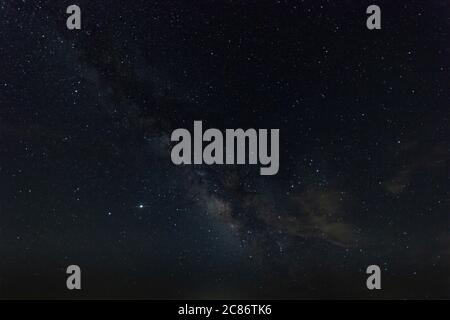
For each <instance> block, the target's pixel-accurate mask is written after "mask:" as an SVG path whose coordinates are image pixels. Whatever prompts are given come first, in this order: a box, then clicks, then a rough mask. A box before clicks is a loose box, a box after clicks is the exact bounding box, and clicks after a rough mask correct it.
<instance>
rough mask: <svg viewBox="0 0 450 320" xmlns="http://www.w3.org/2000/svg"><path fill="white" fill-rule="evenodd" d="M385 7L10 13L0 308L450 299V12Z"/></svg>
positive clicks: (5, 32)
mask: <svg viewBox="0 0 450 320" xmlns="http://www.w3.org/2000/svg"><path fill="white" fill-rule="evenodd" d="M372 2H373V1H370V2H368V1H337V0H336V1H331V0H330V1H313V0H311V1H287V0H286V1H225V0H222V1H219V0H218V1H169V0H166V1H149V0H145V1H144V0H133V1H125V0H121V1H119V0H109V1H87V0H77V1H76V4H77V5H79V6H80V8H81V11H82V28H81V30H68V29H67V27H66V19H67V17H68V15H67V14H66V8H67V6H69V5H71V4H73V3H74V2H73V1H66V0H61V1H50V0H48V1H45V0H42V1H39V0H33V1H32V0H22V1H11V0H2V1H0V57H1V59H0V298H81V297H82V298H192V299H194V298H209V299H212V298H274V299H281V298H291V299H296V298H450V255H449V254H450V246H449V245H450V235H449V230H450V223H449V212H450V210H449V199H450V198H449V195H450V188H449V171H448V169H449V161H448V160H449V101H450V100H449V98H450V95H449V84H450V77H449V67H450V34H449V31H450V20H449V14H450V3H449V2H448V1H440V0H436V1H376V4H378V5H379V6H380V8H381V11H382V29H381V30H368V29H367V28H366V19H367V17H368V15H367V14H366V8H367V6H368V5H370V4H372ZM194 120H201V121H203V125H204V126H205V127H209V128H218V129H221V130H225V129H226V128H243V129H247V128H256V129H259V128H267V129H270V128H278V129H280V168H279V172H278V174H276V175H273V176H261V175H260V174H259V166H251V165H240V166H237V165H184V166H183V165H182V166H176V165H174V164H173V163H172V161H171V159H170V150H171V148H172V146H173V143H172V142H171V141H170V137H171V133H172V132H173V131H174V130H175V129H177V128H187V129H188V130H191V129H192V127H193V123H194ZM71 264H75V265H79V266H80V268H81V269H82V276H83V278H82V279H83V280H82V285H83V290H81V291H69V290H67V288H66V278H67V274H66V268H67V266H69V265H71ZM372 264H376V265H378V266H380V268H381V272H382V290H374V291H369V290H368V289H367V287H366V278H367V274H366V268H367V266H369V265H372Z"/></svg>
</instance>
